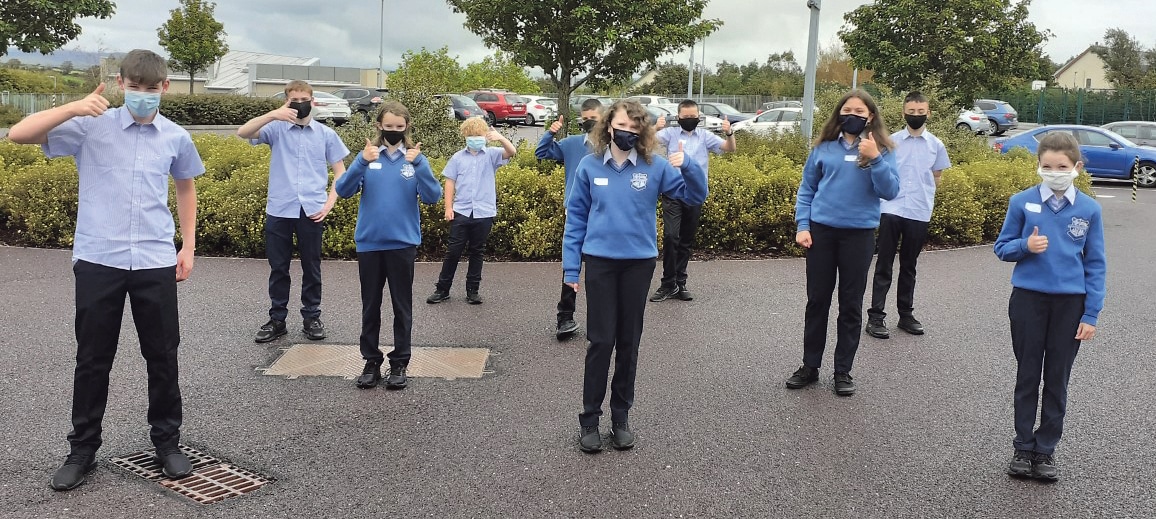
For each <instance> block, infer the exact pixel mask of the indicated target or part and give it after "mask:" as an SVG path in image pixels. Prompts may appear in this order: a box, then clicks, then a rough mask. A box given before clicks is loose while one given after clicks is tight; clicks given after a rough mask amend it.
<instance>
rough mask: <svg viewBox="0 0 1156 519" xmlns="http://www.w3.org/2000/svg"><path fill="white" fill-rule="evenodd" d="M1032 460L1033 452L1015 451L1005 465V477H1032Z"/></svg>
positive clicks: (1033, 457) (1033, 458)
mask: <svg viewBox="0 0 1156 519" xmlns="http://www.w3.org/2000/svg"><path fill="white" fill-rule="evenodd" d="M1034 460H1035V453H1034V452H1031V451H1024V450H1018V449H1017V450H1016V452H1015V454H1013V455H1012V459H1011V461H1009V462H1008V464H1007V475H1009V476H1011V477H1013V478H1029V477H1032V461H1034Z"/></svg>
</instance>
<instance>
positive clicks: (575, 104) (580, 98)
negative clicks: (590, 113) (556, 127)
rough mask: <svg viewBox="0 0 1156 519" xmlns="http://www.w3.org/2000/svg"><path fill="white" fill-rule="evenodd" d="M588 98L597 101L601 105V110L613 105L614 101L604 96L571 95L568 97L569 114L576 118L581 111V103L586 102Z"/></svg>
mask: <svg viewBox="0 0 1156 519" xmlns="http://www.w3.org/2000/svg"><path fill="white" fill-rule="evenodd" d="M590 98H594V99H597V100H598V102H599V103H602V108H609V107H610V105H612V104H614V101H613V100H612V99H610V98H609V97H606V96H599V95H590V94H578V95H572V96H570V112H571V113H573V114H575V116H577V114H578V112H580V111H581V110H582V103H585V102H586V100H587V99H590Z"/></svg>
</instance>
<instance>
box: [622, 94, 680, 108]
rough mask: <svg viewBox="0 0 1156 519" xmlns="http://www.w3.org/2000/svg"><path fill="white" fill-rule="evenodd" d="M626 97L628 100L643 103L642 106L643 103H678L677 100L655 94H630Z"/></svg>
mask: <svg viewBox="0 0 1156 519" xmlns="http://www.w3.org/2000/svg"><path fill="white" fill-rule="evenodd" d="M626 99H628V100H630V101H638V103H639V104H641V105H644V106H645V105H668V104H671V103H673V104H678V101H671V100H670V98H669V97H662V96H656V95H644V96H630V97H627V98H626Z"/></svg>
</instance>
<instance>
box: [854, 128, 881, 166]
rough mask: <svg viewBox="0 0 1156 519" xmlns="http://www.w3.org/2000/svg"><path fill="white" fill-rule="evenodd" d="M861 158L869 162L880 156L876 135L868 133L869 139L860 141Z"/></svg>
mask: <svg viewBox="0 0 1156 519" xmlns="http://www.w3.org/2000/svg"><path fill="white" fill-rule="evenodd" d="M859 156H860V157H862V158H863V160H865V161H868V162H870V161H872V160H875V157H878V156H879V145H878V144H877V143H876V142H875V134H874V133H872V132H867V137H865V138H863V139H861V140H860V141H859Z"/></svg>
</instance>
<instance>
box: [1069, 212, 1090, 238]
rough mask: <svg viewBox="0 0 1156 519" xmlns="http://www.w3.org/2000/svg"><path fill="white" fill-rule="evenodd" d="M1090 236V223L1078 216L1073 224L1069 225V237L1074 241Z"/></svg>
mask: <svg viewBox="0 0 1156 519" xmlns="http://www.w3.org/2000/svg"><path fill="white" fill-rule="evenodd" d="M1087 234H1088V221H1087V220H1085V219H1083V218H1080V217H1078V216H1073V217H1072V223H1070V224H1068V236H1069V237H1070V238H1072V239H1073V240H1078V239H1080V238H1083V237H1084V236H1085V235H1087Z"/></svg>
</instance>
